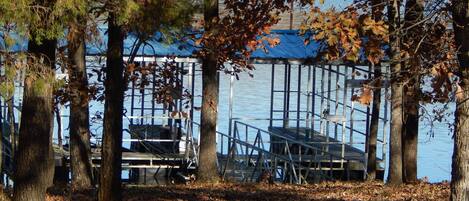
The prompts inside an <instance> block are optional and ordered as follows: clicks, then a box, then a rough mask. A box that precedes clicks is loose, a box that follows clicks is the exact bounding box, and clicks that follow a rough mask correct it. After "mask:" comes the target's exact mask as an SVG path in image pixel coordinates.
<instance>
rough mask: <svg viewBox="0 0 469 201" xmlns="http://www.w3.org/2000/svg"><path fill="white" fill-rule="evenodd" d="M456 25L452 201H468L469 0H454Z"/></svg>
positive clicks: (454, 26) (454, 25)
mask: <svg viewBox="0 0 469 201" xmlns="http://www.w3.org/2000/svg"><path fill="white" fill-rule="evenodd" d="M452 9H453V20H454V21H453V23H454V24H453V28H454V34H455V43H456V46H457V48H458V50H459V52H458V60H459V65H460V67H459V70H460V73H459V74H460V79H461V80H460V83H459V85H460V87H461V88H462V90H463V91H462V94H458V95H459V96H461V98H459V99H458V100H457V102H456V112H455V129H454V150H453V164H452V167H451V200H455V201H456V200H457V201H466V200H469V163H468V161H469V101H468V100H469V1H468V0H455V1H453V8H452Z"/></svg>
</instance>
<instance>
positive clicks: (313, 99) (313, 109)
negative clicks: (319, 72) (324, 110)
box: [311, 66, 316, 135]
mask: <svg viewBox="0 0 469 201" xmlns="http://www.w3.org/2000/svg"><path fill="white" fill-rule="evenodd" d="M315 114H316V66H313V86H312V90H311V118H312V121H311V131H313V132H312V135H314V127H315V123H316V121H315V119H316V116H315Z"/></svg>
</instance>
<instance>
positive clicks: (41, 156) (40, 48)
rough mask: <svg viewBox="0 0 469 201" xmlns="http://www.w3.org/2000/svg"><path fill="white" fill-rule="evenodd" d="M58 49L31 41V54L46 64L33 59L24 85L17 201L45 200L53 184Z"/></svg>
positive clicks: (50, 42)
mask: <svg viewBox="0 0 469 201" xmlns="http://www.w3.org/2000/svg"><path fill="white" fill-rule="evenodd" d="M33 38H34V37H33ZM56 45H57V41H56V40H43V41H41V44H37V43H36V41H35V40H30V41H29V44H28V52H29V53H30V54H31V55H32V56H34V57H35V58H43V60H44V62H43V63H42V64H38V59H30V61H29V65H30V71H31V72H30V73H29V74H28V75H26V78H25V81H24V92H23V107H22V109H21V111H22V115H21V122H23V123H22V124H21V127H20V131H19V143H18V150H17V154H16V156H15V168H16V169H15V184H14V194H13V200H14V201H36V200H37V201H39V200H44V199H45V194H46V190H47V188H48V187H49V186H50V185H51V184H52V179H53V175H54V160H53V149H52V131H53V130H52V129H53V120H54V119H53V118H54V109H53V99H52V92H53V88H52V83H53V79H55V78H54V76H53V75H54V71H53V69H54V61H55V50H56ZM33 66H34V67H33ZM36 73H40V76H37V75H34V74H36ZM44 76H45V77H46V78H44Z"/></svg>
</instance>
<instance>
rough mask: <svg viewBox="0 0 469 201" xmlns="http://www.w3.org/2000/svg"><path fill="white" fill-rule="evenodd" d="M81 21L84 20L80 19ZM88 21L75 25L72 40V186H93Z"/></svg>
mask: <svg viewBox="0 0 469 201" xmlns="http://www.w3.org/2000/svg"><path fill="white" fill-rule="evenodd" d="M79 20H80V19H79ZM85 26H86V21H84V20H81V22H78V23H74V24H72V26H71V27H73V29H76V30H75V31H76V32H75V35H73V36H71V38H70V40H69V42H68V52H69V57H68V58H69V62H70V65H69V66H70V67H69V69H68V75H69V80H70V122H69V127H70V166H71V173H72V189H73V190H75V191H84V190H87V189H90V188H92V187H93V173H92V163H91V147H90V128H89V127H90V124H89V99H88V78H87V74H86V61H85V51H86V49H85V28H86V27H85Z"/></svg>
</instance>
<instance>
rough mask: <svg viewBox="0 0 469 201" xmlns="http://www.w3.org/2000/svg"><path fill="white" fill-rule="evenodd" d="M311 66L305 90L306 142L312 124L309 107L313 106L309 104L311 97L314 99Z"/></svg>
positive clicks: (312, 117) (312, 119) (312, 116)
mask: <svg viewBox="0 0 469 201" xmlns="http://www.w3.org/2000/svg"><path fill="white" fill-rule="evenodd" d="M311 85H312V84H311V66H308V86H307V89H306V94H307V95H306V98H307V99H306V122H305V124H306V125H305V127H306V134H305V135H306V136H305V137H306V140H309V139H310V137H311V132H312V129H310V128H311V122H314V114H312V113H311V107H314V105H312V106H311V105H310V103H311V97H312V98H314V95H313V94H311Z"/></svg>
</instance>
